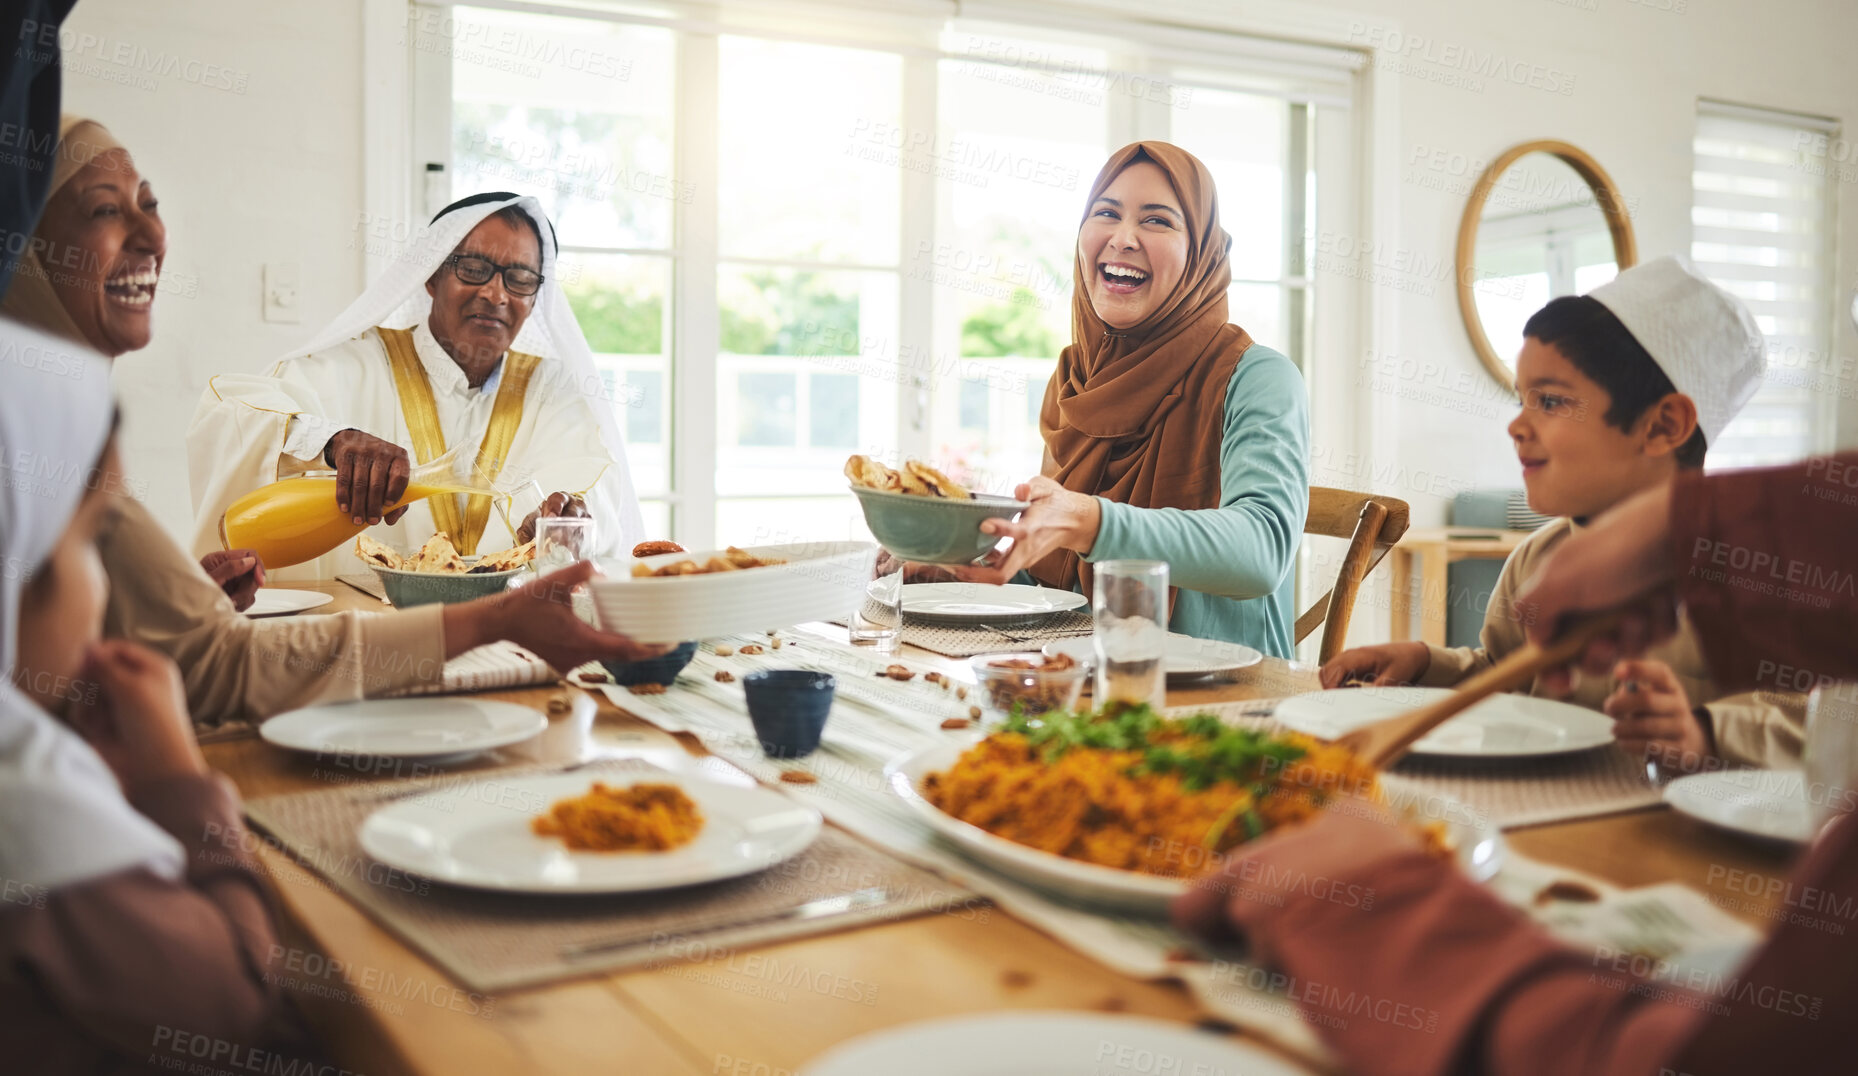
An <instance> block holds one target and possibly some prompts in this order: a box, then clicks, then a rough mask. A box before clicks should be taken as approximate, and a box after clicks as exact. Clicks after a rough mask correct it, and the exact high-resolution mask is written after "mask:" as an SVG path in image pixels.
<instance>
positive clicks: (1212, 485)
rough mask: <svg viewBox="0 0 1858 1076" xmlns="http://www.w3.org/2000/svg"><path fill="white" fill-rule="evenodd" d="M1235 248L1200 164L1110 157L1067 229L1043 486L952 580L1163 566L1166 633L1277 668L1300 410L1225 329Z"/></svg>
mask: <svg viewBox="0 0 1858 1076" xmlns="http://www.w3.org/2000/svg"><path fill="white" fill-rule="evenodd" d="M1231 245H1232V237H1231V236H1230V235H1228V234H1226V230H1225V229H1224V228H1222V227H1220V224H1219V199H1218V196H1217V195H1216V193H1215V191H1214V189H1213V177H1212V174H1211V173H1210V172H1208V171H1207V168H1206V165H1204V164H1202V163H1201V162H1200V161H1199V160H1198V159H1197V158H1195V157H1194V156H1193V155H1192V154H1191V153H1188V152H1187V151H1186V150H1183V149H1181V148H1180V147H1179V146H1173V145H1169V144H1168V143H1166V142H1136V143H1133V144H1131V145H1128V146H1124V147H1123V148H1122V149H1120V150H1117V151H1116V153H1115V154H1113V155H1112V156H1111V157H1110V159H1109V161H1108V162H1107V163H1105V164H1104V166H1103V170H1102V171H1101V172H1100V173H1098V175H1097V180H1096V182H1095V183H1094V184H1092V186H1091V190H1090V197H1089V200H1088V202H1087V204H1086V206H1085V209H1084V218H1083V221H1082V222H1081V223H1080V225H1079V226H1078V235H1077V252H1076V263H1075V268H1074V273H1075V284H1074V285H1073V290H1072V299H1071V345H1070V346H1069V347H1067V348H1065V350H1064V353H1063V354H1062V355H1060V356H1059V359H1058V369H1057V371H1056V372H1054V373H1053V374H1052V379H1051V383H1050V384H1049V385H1047V386H1046V390H1045V405H1044V407H1043V409H1042V410H1041V411H1040V414H1039V430H1040V432H1041V434H1043V436H1044V438H1045V466H1044V468H1043V473H1042V474H1041V475H1040V476H1039V477H1037V478H1034V479H1032V480H1031V481H1029V482H1027V483H1025V484H1023V485H1021V486H1020V487H1019V489H1018V491H1017V495H1018V496H1019V497H1020V498H1021V499H1023V500H1028V501H1030V502H1031V507H1030V508H1028V509H1027V510H1026V511H1025V512H1024V513H1023V514H1022V515H1021V517H1020V518H1019V520H1017V521H1015V522H1009V521H1006V520H990V521H988V522H987V523H986V524H984V525H983V528H982V529H983V530H985V531H987V532H989V533H992V534H997V535H1003V536H1010V537H1012V538H1013V539H1014V544H1013V546H1012V548H1011V549H1010V550H1009V551H1008V552H1007V553H1005V554H1004V555H1000V554H995V555H994V557H993V560H992V561H991V563H990V564H989V565H988V566H986V567H970V568H963V569H960V571H959V573H958V574H960V575H961V577H962V578H964V579H969V580H973V581H977V582H992V583H1004V582H1006V581H1008V580H1010V579H1012V578H1013V577H1014V576H1015V575H1016V574H1017V573H1019V572H1020V571H1022V570H1025V571H1028V572H1030V573H1031V575H1032V577H1033V578H1035V579H1036V580H1037V581H1039V582H1041V583H1043V584H1045V585H1046V586H1052V587H1062V588H1065V589H1072V588H1082V589H1083V590H1084V591H1085V593H1089V590H1090V583H1091V579H1090V571H1089V569H1088V568H1087V567H1085V564H1086V562H1095V561H1103V560H1119V559H1126V558H1127V559H1146V560H1165V561H1167V562H1168V565H1169V569H1170V582H1171V583H1172V584H1173V585H1174V588H1175V591H1174V594H1173V595H1172V599H1173V601H1172V609H1171V614H1170V618H1169V625H1170V627H1172V628H1173V630H1175V631H1177V632H1184V633H1186V634H1189V635H1195V636H1199V637H1202V638H1212V639H1225V640H1229V641H1232V642H1238V643H1244V644H1246V645H1249V646H1253V647H1256V648H1258V649H1259V650H1262V651H1264V652H1265V653H1267V654H1272V655H1274V656H1277V657H1289V656H1290V653H1291V648H1292V647H1293V645H1294V644H1295V639H1294V632H1295V627H1296V610H1295V608H1294V607H1293V606H1292V593H1291V591H1292V588H1293V586H1294V579H1293V573H1292V572H1291V567H1292V565H1293V564H1294V563H1295V561H1296V555H1297V549H1298V548H1299V546H1300V545H1301V544H1302V540H1303V519H1304V516H1305V514H1306V513H1307V512H1308V510H1309V494H1310V491H1309V439H1310V434H1309V402H1308V398H1307V397H1306V395H1305V393H1304V387H1303V376H1302V374H1301V373H1299V372H1298V370H1297V367H1296V365H1295V364H1293V363H1292V362H1291V361H1290V360H1289V359H1287V358H1285V357H1284V356H1283V355H1282V354H1280V353H1279V352H1277V351H1273V350H1272V349H1271V348H1268V347H1265V346H1264V345H1262V344H1258V343H1254V342H1253V340H1252V338H1251V336H1250V335H1249V334H1247V333H1246V331H1245V330H1244V329H1242V328H1240V327H1239V326H1237V325H1234V324H1231V323H1230V322H1229V321H1228V320H1227V313H1228V312H1227V305H1226V290H1227V288H1229V287H1230V286H1231V283H1232V268H1231V266H1230V264H1229V263H1228V261H1227V250H1228V248H1229V247H1230V246H1231Z"/></svg>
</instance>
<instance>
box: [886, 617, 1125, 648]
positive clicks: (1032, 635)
mask: <svg viewBox="0 0 1858 1076" xmlns="http://www.w3.org/2000/svg"><path fill="white" fill-rule="evenodd" d="M1092 623H1093V621H1092V620H1091V618H1090V613H1089V612H1088V611H1083V610H1077V609H1070V610H1066V611H1065V612H1062V613H1053V614H1052V615H1051V616H1048V617H1043V618H1041V619H1039V620H1036V621H1034V622H1032V623H1031V624H1027V625H1024V626H1016V625H1011V624H1001V625H998V626H999V627H1001V628H1003V629H1004V630H1006V631H1008V632H1011V633H1012V634H1013V635H1015V636H1018V637H1019V638H1017V639H1015V638H1009V637H1008V636H1005V635H1002V634H1000V633H999V632H997V631H990V630H988V629H986V628H965V627H954V626H952V625H947V624H924V623H922V622H921V621H912V620H911V619H910V618H909V616H908V614H905V616H904V618H903V635H902V636H901V638H902V641H903V642H906V643H908V644H910V645H911V646H920V647H922V648H923V649H924V650H933V651H935V652H936V653H938V654H941V655H942V656H943V657H950V658H970V657H973V656H974V655H976V654H1003V653H1007V652H1009V651H1015V650H1037V649H1038V648H1039V647H1041V646H1044V645H1045V644H1046V643H1049V642H1051V641H1052V640H1053V639H1074V638H1077V637H1078V636H1080V635H1089V634H1090V632H1091V625H1092Z"/></svg>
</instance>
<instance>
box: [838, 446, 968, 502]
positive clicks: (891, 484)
mask: <svg viewBox="0 0 1858 1076" xmlns="http://www.w3.org/2000/svg"><path fill="white" fill-rule="evenodd" d="M845 477H847V478H849V479H851V480H852V485H854V486H861V487H863V488H865V489H881V490H886V491H888V492H890V493H907V494H909V495H910V496H912V497H939V498H942V499H945V500H953V501H966V500H970V499H972V498H973V496H974V494H973V493H971V492H969V490H968V488H967V487H966V486H964V485H962V484H961V483H959V482H957V481H955V480H954V479H952V478H950V477H948V476H947V475H945V474H943V473H942V472H941V471H938V470H936V469H935V468H934V467H931V466H929V465H928V464H926V463H924V462H922V461H921V460H905V461H904V463H903V469H902V470H900V471H893V470H891V469H890V468H888V467H886V466H884V465H883V464H881V463H879V462H877V461H876V460H874V459H872V458H871V457H869V456H860V455H853V456H851V457H849V458H847V459H846V461H845Z"/></svg>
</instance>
